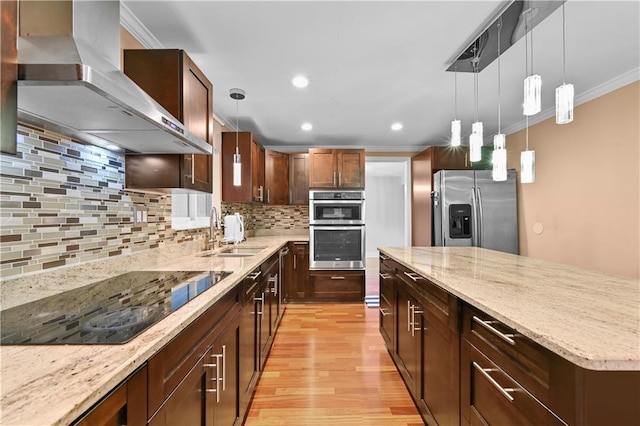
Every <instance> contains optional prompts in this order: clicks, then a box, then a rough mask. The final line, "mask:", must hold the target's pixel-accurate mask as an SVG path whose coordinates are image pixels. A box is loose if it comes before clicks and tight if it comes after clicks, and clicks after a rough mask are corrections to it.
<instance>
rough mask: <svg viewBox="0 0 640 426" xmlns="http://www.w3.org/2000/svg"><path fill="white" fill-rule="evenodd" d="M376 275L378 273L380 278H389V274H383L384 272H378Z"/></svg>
mask: <svg viewBox="0 0 640 426" xmlns="http://www.w3.org/2000/svg"><path fill="white" fill-rule="evenodd" d="M378 275H380V278H382V279H383V280H388V279H390V278H391V275H389V274H385V273H384V272H380V273H379V274H378Z"/></svg>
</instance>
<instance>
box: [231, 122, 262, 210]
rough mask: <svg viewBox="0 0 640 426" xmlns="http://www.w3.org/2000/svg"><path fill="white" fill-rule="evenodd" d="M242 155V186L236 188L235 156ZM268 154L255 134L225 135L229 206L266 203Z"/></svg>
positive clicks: (238, 133)
mask: <svg viewBox="0 0 640 426" xmlns="http://www.w3.org/2000/svg"><path fill="white" fill-rule="evenodd" d="M236 144H237V146H238V152H239V153H240V163H241V182H240V185H239V186H234V185H233V155H234V154H235V153H236ZM264 163H265V151H264V148H263V147H262V145H260V143H259V142H258V141H257V140H255V139H254V137H253V135H252V134H251V132H223V133H222V201H224V202H227V203H249V202H263V201H264V199H265V196H264V184H265V173H264V172H265V170H264Z"/></svg>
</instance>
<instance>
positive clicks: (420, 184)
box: [411, 146, 471, 246]
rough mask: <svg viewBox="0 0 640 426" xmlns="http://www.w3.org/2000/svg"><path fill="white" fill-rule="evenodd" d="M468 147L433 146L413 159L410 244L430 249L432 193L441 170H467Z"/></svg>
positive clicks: (468, 164) (468, 165)
mask: <svg viewBox="0 0 640 426" xmlns="http://www.w3.org/2000/svg"><path fill="white" fill-rule="evenodd" d="M467 153H468V148H464V147H444V146H432V147H429V148H427V149H425V150H424V151H422V152H421V153H419V154H416V155H414V156H413V157H412V158H411V245H412V246H431V244H432V243H431V239H432V224H431V221H432V212H431V191H432V190H433V174H434V173H435V172H437V171H438V170H449V169H468V168H469V167H471V166H470V164H471V163H469V162H468V161H467V159H468V155H467Z"/></svg>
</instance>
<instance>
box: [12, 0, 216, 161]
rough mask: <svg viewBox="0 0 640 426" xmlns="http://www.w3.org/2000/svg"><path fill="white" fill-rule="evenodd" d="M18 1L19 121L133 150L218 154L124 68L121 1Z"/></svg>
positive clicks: (94, 141)
mask: <svg viewBox="0 0 640 426" xmlns="http://www.w3.org/2000/svg"><path fill="white" fill-rule="evenodd" d="M19 6H20V13H19V16H20V25H19V31H20V33H19V37H18V119H19V120H20V121H24V122H27V123H33V124H37V125H40V126H42V127H43V128H45V129H48V130H53V131H56V132H59V133H63V134H66V135H69V136H71V137H74V138H77V139H79V140H81V141H85V142H88V143H92V144H95V145H98V146H102V147H107V146H108V145H117V146H119V147H121V148H124V149H126V150H127V151H128V152H135V153H154V154H211V153H212V151H213V150H212V147H211V145H209V144H208V143H207V142H205V141H204V140H202V139H201V138H198V137H197V136H195V135H194V134H192V133H191V132H190V131H189V130H188V129H187V128H185V127H184V125H183V124H182V123H180V121H179V120H178V119H176V118H175V117H173V116H172V115H171V114H169V112H167V111H166V110H165V109H164V108H163V107H162V106H160V105H159V104H158V103H157V102H156V101H155V100H154V99H153V98H152V97H151V96H149V95H148V94H147V93H146V92H145V91H144V90H142V89H141V88H140V87H138V86H137V85H136V84H135V83H134V82H133V81H131V79H129V77H127V76H126V75H125V74H124V73H123V72H122V71H121V70H120V67H119V64H120V2H118V1H110V0H74V1H71V0H62V1H46V0H45V1H21V2H19ZM149 72H155V70H149Z"/></svg>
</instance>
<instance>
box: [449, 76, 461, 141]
mask: <svg viewBox="0 0 640 426" xmlns="http://www.w3.org/2000/svg"><path fill="white" fill-rule="evenodd" d="M453 87H454V89H453V90H454V111H453V118H454V119H453V121H451V146H460V145H461V144H462V141H461V137H460V132H461V130H462V125H461V124H460V120H458V67H457V66H456V67H455V69H454V72H453Z"/></svg>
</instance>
